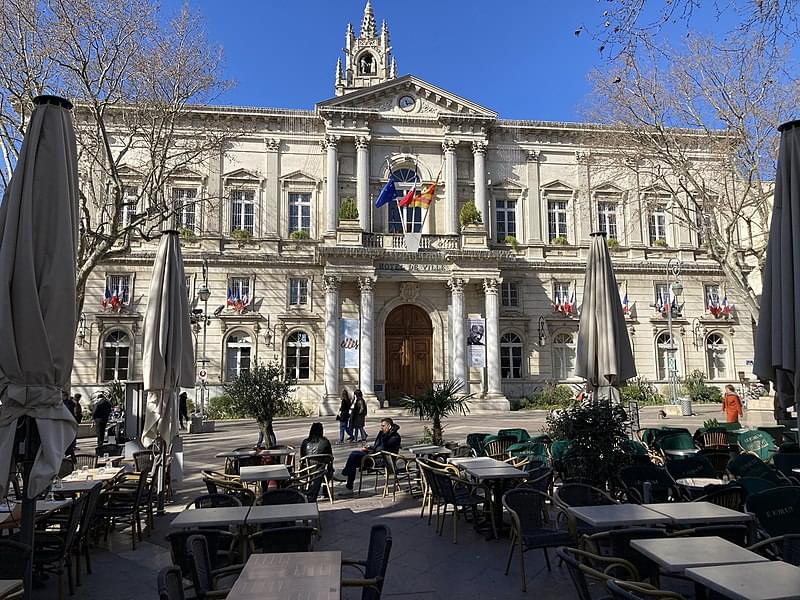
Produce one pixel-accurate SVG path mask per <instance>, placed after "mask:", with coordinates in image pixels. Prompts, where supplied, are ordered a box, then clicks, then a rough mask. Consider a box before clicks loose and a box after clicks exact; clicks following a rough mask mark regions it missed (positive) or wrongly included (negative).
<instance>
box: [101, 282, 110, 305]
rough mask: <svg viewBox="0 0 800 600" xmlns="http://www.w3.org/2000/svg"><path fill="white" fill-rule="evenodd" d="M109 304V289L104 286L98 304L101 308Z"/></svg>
mask: <svg viewBox="0 0 800 600" xmlns="http://www.w3.org/2000/svg"><path fill="white" fill-rule="evenodd" d="M110 305H111V290H109V289H108V286H106V290H105V292H103V299H102V300H100V306H102V307H103V308H108V307H109V306H110Z"/></svg>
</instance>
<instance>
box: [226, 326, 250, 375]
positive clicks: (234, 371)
mask: <svg viewBox="0 0 800 600" xmlns="http://www.w3.org/2000/svg"><path fill="white" fill-rule="evenodd" d="M252 346H253V341H252V339H251V338H250V335H249V334H247V333H245V332H244V331H236V332H234V333H232V334H231V335H229V336H228V341H227V342H226V343H225V381H231V380H233V379H236V378H237V377H238V376H239V375H241V373H242V372H243V371H249V370H250V355H251V352H252Z"/></svg>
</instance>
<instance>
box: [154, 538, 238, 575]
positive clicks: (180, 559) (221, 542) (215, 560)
mask: <svg viewBox="0 0 800 600" xmlns="http://www.w3.org/2000/svg"><path fill="white" fill-rule="evenodd" d="M193 535H197V536H200V537H202V538H204V539H205V541H206V550H207V552H208V560H209V563H210V564H211V568H212V569H219V568H221V567H225V566H227V564H228V562H229V558H230V555H229V554H227V551H229V550H230V549H231V548H233V545H234V543H235V542H236V537H235V536H234V535H233V534H232V533H231V532H229V531H223V530H221V529H182V530H178V531H171V532H170V533H168V534H167V536H166V539H167V541H168V542H169V548H170V555H171V556H172V564H174V565H176V566H178V567H180V569H181V571H182V572H183V573H186V574H187V575H188V574H189V573H191V572H192V568H193V567H192V561H193V559H192V555H191V551H190V549H189V545H188V541H189V538H190V537H192V536H193Z"/></svg>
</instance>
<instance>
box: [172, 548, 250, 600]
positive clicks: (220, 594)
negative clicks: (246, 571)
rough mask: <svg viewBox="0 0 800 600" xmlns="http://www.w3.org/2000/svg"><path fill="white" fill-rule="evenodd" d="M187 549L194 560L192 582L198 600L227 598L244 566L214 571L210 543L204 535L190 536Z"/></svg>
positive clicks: (232, 566) (233, 566)
mask: <svg viewBox="0 0 800 600" xmlns="http://www.w3.org/2000/svg"><path fill="white" fill-rule="evenodd" d="M186 548H187V552H188V553H189V556H190V557H191V560H192V568H191V573H192V582H193V583H194V592H195V597H196V598H197V600H210V599H212V598H224V597H225V596H227V595H228V592H229V591H230V589H231V587H232V586H233V583H234V581H235V580H236V577H238V576H239V573H241V572H242V569H243V568H244V565H231V566H229V567H224V568H222V569H213V568H212V565H211V557H210V556H209V553H208V542H207V541H206V538H205V537H204V536H203V535H192V536H190V537H189V539H188V540H187V541H186Z"/></svg>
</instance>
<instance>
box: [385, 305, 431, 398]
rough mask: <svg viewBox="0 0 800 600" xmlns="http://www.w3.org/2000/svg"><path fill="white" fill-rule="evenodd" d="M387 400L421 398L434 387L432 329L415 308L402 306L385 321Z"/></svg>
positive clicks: (424, 314) (424, 315) (425, 316)
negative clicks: (419, 396)
mask: <svg viewBox="0 0 800 600" xmlns="http://www.w3.org/2000/svg"><path fill="white" fill-rule="evenodd" d="M384 337H385V340H386V353H385V354H384V356H385V357H386V370H385V371H384V372H385V373H386V399H387V400H388V401H389V403H390V404H396V403H397V401H398V400H399V398H400V397H402V396H403V395H404V394H408V395H416V394H421V393H422V392H424V391H425V390H426V389H428V388H429V387H430V386H431V384H432V383H433V351H432V347H433V325H432V324H431V320H430V317H428V315H427V314H426V313H425V311H424V310H422V309H421V308H420V307H418V306H414V305H413V304H403V305H401V306H398V307H397V308H395V309H394V310H393V311H392V312H391V313H389V316H388V317H386V325H385V327H384Z"/></svg>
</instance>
